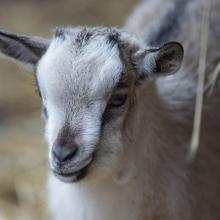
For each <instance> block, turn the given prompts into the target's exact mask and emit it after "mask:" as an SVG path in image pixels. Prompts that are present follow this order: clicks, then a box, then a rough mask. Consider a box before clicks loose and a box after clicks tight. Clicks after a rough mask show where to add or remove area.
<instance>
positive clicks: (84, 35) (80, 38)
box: [75, 28, 92, 47]
mask: <svg viewBox="0 0 220 220" xmlns="http://www.w3.org/2000/svg"><path fill="white" fill-rule="evenodd" d="M91 37H92V32H90V31H89V30H88V29H87V28H84V29H83V30H82V31H80V32H79V33H78V35H77V37H76V39H75V41H76V43H77V44H78V46H79V47H81V46H83V45H85V44H87V43H88V41H89V39H90V38H91Z"/></svg>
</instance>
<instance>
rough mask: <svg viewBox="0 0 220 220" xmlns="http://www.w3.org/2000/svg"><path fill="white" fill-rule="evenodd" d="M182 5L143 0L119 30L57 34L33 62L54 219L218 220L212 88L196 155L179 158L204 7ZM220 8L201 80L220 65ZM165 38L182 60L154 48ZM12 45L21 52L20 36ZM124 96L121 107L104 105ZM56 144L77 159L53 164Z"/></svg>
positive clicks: (175, 0)
mask: <svg viewBox="0 0 220 220" xmlns="http://www.w3.org/2000/svg"><path fill="white" fill-rule="evenodd" d="M204 1H206V0H204ZM207 1H208V0H207ZM186 2H187V1H184V2H181V1H179V0H167V1H162V0H145V1H144V2H143V3H142V4H141V5H140V6H138V7H137V9H136V10H135V12H134V13H133V15H131V17H130V18H129V19H128V22H127V24H126V25H125V27H124V29H116V28H105V27H93V28H89V27H74V28H73V27H67V28H59V29H57V30H56V31H55V33H54V36H53V38H52V40H51V42H50V44H49V46H48V49H47V50H46V52H45V53H42V54H44V55H43V56H42V57H41V59H40V60H39V57H38V59H36V61H37V60H38V62H37V64H36V62H35V63H34V65H35V67H36V78H37V81H38V84H39V90H40V93H41V96H42V102H43V106H44V109H45V112H46V115H47V117H45V121H46V138H47V141H48V145H49V162H50V167H51V169H52V170H53V171H54V173H55V174H56V175H57V177H58V178H57V177H55V176H54V175H53V174H51V175H50V177H49V205H50V209H51V210H52V212H53V215H54V219H56V220H63V219H67V220H72V219H76V220H218V219H219V218H220V187H219V185H220V170H219V167H220V160H219V158H220V148H219V142H220V124H219V121H220V114H219V109H220V101H219V89H218V88H217V89H216V90H215V92H214V93H213V94H212V96H211V97H209V98H206V99H205V102H204V111H203V124H202V136H201V144H200V148H199V151H198V155H197V157H196V159H195V160H194V161H192V162H190V163H189V162H188V161H187V152H188V150H189V143H190V140H191V134H192V119H193V114H194V101H195V93H196V79H197V75H196V72H197V64H198V56H199V40H200V32H201V17H202V7H203V1H200V0H193V1H188V2H187V4H184V3H186ZM179 3H181V4H180V5H179ZM178 5H179V6H180V7H181V8H178ZM182 7H185V8H182ZM219 9H220V2H219V1H217V0H213V7H212V15H211V19H210V25H211V28H210V41H209V54H208V65H207V73H208V74H209V75H210V74H211V72H212V71H213V70H214V68H215V65H216V64H217V62H219V60H220V53H219V51H220V48H219V47H220V44H219V43H218V40H219V37H220V28H219V25H217V24H218V17H219V16H218V13H219ZM169 13H171V14H172V15H170V16H169ZM180 13H181V15H179V14H180ZM177 14H178V15H179V16H180V18H181V19H180V20H178V21H177V22H176V21H175V22H174V18H175V17H176V16H177ZM189 15H190V16H189ZM164 18H166V19H164ZM162 30H164V31H162ZM177 30H178V31H177ZM162 34H164V36H161V35H162ZM1 38H2V39H4V42H5V38H4V37H1V34H0V39H1ZM152 39H156V40H155V42H153V41H152ZM164 39H166V40H169V41H179V42H180V43H181V44H182V45H183V46H184V49H185V58H184V59H183V50H182V47H181V46H180V44H178V43H173V42H169V43H167V44H165V45H162V44H163V43H166V42H163V41H164ZM17 41H18V42H17ZM9 42H11V44H12V45H14V41H9ZM151 43H153V44H154V45H150V44H151ZM16 45H19V46H18V47H16V48H17V49H18V51H20V49H23V48H24V46H23V43H22V44H20V37H18V38H17V40H16ZM0 46H1V44H0ZM152 46H153V47H152ZM1 47H2V48H3V49H2V48H1ZM1 47H0V48H1V49H0V51H1V53H4V54H6V55H8V56H11V57H12V58H16V57H15V56H14V55H13V54H14V53H15V54H16V51H15V52H14V53H8V51H7V50H5V47H4V45H3V46H1ZM25 54H26V49H25ZM42 54H41V55H42ZM30 56H32V54H30ZM19 57H20V56H18V59H19ZM182 59H183V65H182V67H181V68H180V64H181V62H182ZM19 61H24V62H26V60H21V59H20V60H19ZM179 68H180V70H179V71H178V73H176V71H177V70H178V69H179ZM174 73H176V74H174ZM167 74H171V75H170V76H166V75H167ZM209 75H208V77H207V78H209ZM160 76H166V77H160ZM124 94H126V95H127V99H126V100H125V101H124V104H123V105H121V106H120V107H118V108H115V107H112V106H114V105H113V104H114V102H115V100H114V98H115V97H116V101H117V97H118V95H122V97H123V95H124ZM119 97H120V96H119ZM57 143H59V145H66V144H68V146H71V145H72V146H73V145H74V146H76V145H77V146H79V147H78V151H77V153H76V155H75V157H74V158H72V159H71V160H68V161H66V162H65V163H62V164H59V163H57V162H56V161H55V159H54V157H53V155H52V154H51V151H52V149H53V147H54V145H55V144H57ZM81 171H82V172H81ZM65 182H69V183H71V184H67V183H65Z"/></svg>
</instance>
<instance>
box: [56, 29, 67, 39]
mask: <svg viewBox="0 0 220 220" xmlns="http://www.w3.org/2000/svg"><path fill="white" fill-rule="evenodd" d="M54 37H55V38H59V39H62V40H65V29H64V28H56V30H55V32H54Z"/></svg>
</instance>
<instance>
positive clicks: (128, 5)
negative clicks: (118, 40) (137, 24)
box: [0, 0, 137, 220]
mask: <svg viewBox="0 0 220 220" xmlns="http://www.w3.org/2000/svg"><path fill="white" fill-rule="evenodd" d="M136 3H137V0H80V1H77V0H63V1H61V0H19V1H18V0H0V28H3V29H5V30H9V31H12V32H19V33H23V34H32V35H41V36H45V37H47V36H50V35H51V30H53V29H54V28H55V27H56V26H59V25H107V26H121V25H123V23H124V21H125V19H126V16H127V15H128V14H129V13H130V11H131V10H132V8H133V7H134V5H135V4H136ZM46 176H47V146H46V144H45V143H44V140H43V122H42V120H41V118H40V99H39V98H38V95H37V94H36V92H35V82H34V77H33V75H32V74H31V73H29V72H25V71H24V70H23V69H22V68H21V67H18V66H16V65H15V64H13V63H11V62H7V61H5V60H1V59H0V220H26V219H27V220H40V219H42V220H48V219H50V218H49V215H48V213H47V208H46V207H47V206H46V197H47V190H46V181H47V180H46V179H47V178H46Z"/></svg>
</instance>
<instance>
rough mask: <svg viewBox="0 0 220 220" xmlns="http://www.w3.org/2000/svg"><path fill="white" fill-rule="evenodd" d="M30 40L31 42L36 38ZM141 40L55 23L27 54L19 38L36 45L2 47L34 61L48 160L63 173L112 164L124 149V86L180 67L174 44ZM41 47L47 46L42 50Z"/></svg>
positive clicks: (86, 172)
mask: <svg viewBox="0 0 220 220" xmlns="http://www.w3.org/2000/svg"><path fill="white" fill-rule="evenodd" d="M4 34H5V33H4ZM10 36H11V35H9V34H8V35H7V36H5V35H4V36H3V37H2V39H3V40H4V39H5V38H6V37H10ZM22 39H24V38H22ZM14 40H15V37H14V36H13V41H14ZM28 40H29V44H30V42H31V43H32V42H33V39H32V40H31V41H30V39H28ZM35 40H36V39H35ZM37 40H38V39H37ZM23 41H24V40H22V41H21V40H20V41H19V44H17V45H16V46H21V45H20V44H24V42H23ZM7 42H8V39H7ZM39 42H40V41H39V40H38V43H39ZM0 43H1V38H0ZM4 43H5V40H4ZM13 43H14V42H13ZM25 43H26V42H25ZM41 43H42V42H41ZM26 44H27V43H26ZM140 45H141V44H140V43H138V41H137V40H134V39H132V37H131V36H128V35H127V34H126V33H124V32H121V31H118V30H115V29H105V28H98V29H97V28H91V29H80V28H76V29H58V30H57V31H56V33H55V35H54V38H53V39H52V41H51V43H47V44H46V43H45V44H44V45H41V46H39V45H38V47H37V48H34V49H35V50H34V51H32V54H29V59H26V60H24V59H25V56H24V55H23V54H19V53H20V51H21V49H22V50H23V51H22V52H24V46H25V48H26V50H28V52H29V53H30V50H32V49H33V45H31V47H30V45H28V47H27V45H24V46H23V48H19V49H20V51H19V52H17V54H16V53H13V54H14V56H13V54H11V51H9V52H10V54H9V52H8V51H7V50H6V52H5V51H3V49H1V52H2V51H3V53H4V54H6V55H7V56H11V57H12V58H14V59H17V60H19V61H21V62H25V63H28V64H30V63H31V64H33V65H34V66H35V69H36V79H37V84H38V89H39V92H40V94H41V97H42V103H43V112H44V118H45V121H46V138H47V140H48V144H49V159H50V166H51V169H52V170H53V172H54V174H55V175H56V176H57V177H58V178H59V179H61V180H62V181H65V182H74V181H77V180H79V179H82V178H83V177H85V176H87V177H90V178H92V177H95V178H98V177H104V176H106V175H108V176H109V175H110V174H111V173H112V172H114V171H115V170H116V168H117V167H118V166H119V165H120V164H119V163H120V160H121V157H122V156H123V151H124V150H126V149H124V148H123V147H124V146H123V137H124V134H123V130H124V129H123V127H124V123H125V121H126V118H127V113H128V112H129V108H131V100H132V98H133V97H131V96H130V95H129V94H130V92H129V91H132V88H134V87H135V84H136V82H137V81H138V80H141V79H142V78H143V76H146V75H150V74H153V73H154V74H158V73H173V72H176V71H177V69H178V68H179V66H180V62H181V60H182V48H181V46H179V44H177V43H170V44H166V45H165V46H163V47H161V48H159V49H144V48H141V46H140ZM0 46H1V44H0ZM3 46H4V45H3ZM42 48H43V49H44V50H45V54H44V56H42V57H41V55H42V53H43V52H41V51H42V50H43V49H42ZM39 51H40V52H39ZM26 53H27V51H26ZM38 54H40V55H39V58H38ZM21 55H22V56H21ZM30 55H32V60H31V61H30ZM133 91H134V90H133Z"/></svg>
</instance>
